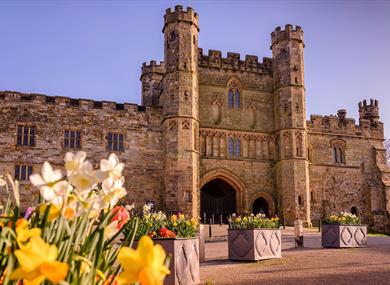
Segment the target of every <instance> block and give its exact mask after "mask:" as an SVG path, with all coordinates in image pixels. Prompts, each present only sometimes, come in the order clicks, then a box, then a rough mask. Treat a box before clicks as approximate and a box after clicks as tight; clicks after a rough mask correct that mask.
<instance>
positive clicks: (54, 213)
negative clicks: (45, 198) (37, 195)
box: [39, 203, 61, 222]
mask: <svg viewBox="0 0 390 285" xmlns="http://www.w3.org/2000/svg"><path fill="white" fill-rule="evenodd" d="M48 207H50V208H49V212H48V214H47V220H48V221H49V222H51V221H53V220H55V219H56V218H57V217H59V216H60V215H61V208H59V207H58V206H56V205H55V204H50V203H47V204H42V205H40V206H39V213H40V214H41V215H44V214H45V212H46V209H47V208H48Z"/></svg>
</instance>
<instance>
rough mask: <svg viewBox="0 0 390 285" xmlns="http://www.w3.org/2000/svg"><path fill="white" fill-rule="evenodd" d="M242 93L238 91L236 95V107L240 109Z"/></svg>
mask: <svg viewBox="0 0 390 285" xmlns="http://www.w3.org/2000/svg"><path fill="white" fill-rule="evenodd" d="M240 101H241V100H240V92H239V91H238V90H236V93H235V94H234V107H236V108H239V107H240V104H241V102H240Z"/></svg>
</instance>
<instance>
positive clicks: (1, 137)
mask: <svg viewBox="0 0 390 285" xmlns="http://www.w3.org/2000/svg"><path fill="white" fill-rule="evenodd" d="M0 95H1V96H0V98H2V99H1V100H0V106H1V108H0V121H1V122H2V124H1V130H0V173H3V172H5V171H8V172H10V173H11V174H12V175H13V174H14V168H15V164H28V165H31V166H33V172H40V169H41V165H42V163H43V162H44V161H49V162H50V163H51V164H53V165H55V166H56V167H62V163H63V158H64V156H65V153H66V152H67V151H77V150H74V149H65V148H64V147H63V141H64V130H65V129H74V130H80V131H81V149H82V150H83V151H85V152H86V153H87V155H88V159H89V160H90V161H91V162H92V163H93V164H94V165H96V166H97V165H98V163H99V161H100V159H102V158H107V157H108V155H109V153H110V151H108V150H107V140H106V135H107V132H109V131H110V132H118V133H123V135H124V151H123V152H117V155H118V156H119V159H120V160H121V161H123V162H124V163H125V170H124V175H125V179H126V184H125V187H126V189H127V191H128V196H127V200H128V201H129V202H130V203H133V202H135V203H136V204H138V205H141V204H143V203H145V201H153V202H155V203H156V206H160V205H161V201H162V199H163V197H162V194H163V180H162V177H163V164H162V163H161V161H162V159H163V154H162V149H161V130H160V124H161V109H160V108H146V109H144V108H143V106H137V105H134V104H124V105H122V104H116V103H113V102H102V103H101V102H94V101H91V100H72V101H71V100H70V98H65V97H48V96H44V95H34V94H31V95H30V94H22V93H16V92H1V93H0ZM53 100H54V102H53ZM100 103H101V105H100ZM71 104H73V106H72V105H71ZM77 104H78V106H77ZM94 105H95V107H94ZM19 124H20V125H29V126H35V127H36V131H37V134H36V146H35V147H27V146H17V145H16V136H17V125H19ZM21 185H22V186H21V188H22V190H21V200H22V204H23V206H24V207H27V206H28V205H30V204H31V203H32V202H33V199H35V195H36V194H37V193H36V190H35V189H31V187H30V185H29V183H28V182H27V181H26V182H21ZM32 193H33V195H31V194H32ZM4 196H5V193H0V197H1V198H4Z"/></svg>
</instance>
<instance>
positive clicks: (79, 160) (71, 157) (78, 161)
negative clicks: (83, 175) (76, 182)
mask: <svg viewBox="0 0 390 285" xmlns="http://www.w3.org/2000/svg"><path fill="white" fill-rule="evenodd" d="M86 157H87V154H86V153H85V152H84V151H79V152H77V153H76V154H74V153H72V152H67V153H66V154H65V159H64V160H65V169H66V171H67V174H68V175H71V174H72V173H74V172H77V171H78V170H80V168H82V166H83V164H84V161H85V158H86Z"/></svg>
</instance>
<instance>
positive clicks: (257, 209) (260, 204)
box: [253, 197, 269, 217]
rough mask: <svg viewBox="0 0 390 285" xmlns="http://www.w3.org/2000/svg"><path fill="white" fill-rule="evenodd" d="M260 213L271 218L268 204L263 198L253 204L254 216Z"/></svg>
mask: <svg viewBox="0 0 390 285" xmlns="http://www.w3.org/2000/svg"><path fill="white" fill-rule="evenodd" d="M259 213H262V214H265V215H266V216H267V217H268V216H269V207H268V202H267V200H265V199H264V198H263V197H259V198H257V199H256V200H255V201H254V202H253V214H255V215H256V214H259Z"/></svg>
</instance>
